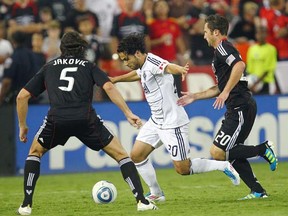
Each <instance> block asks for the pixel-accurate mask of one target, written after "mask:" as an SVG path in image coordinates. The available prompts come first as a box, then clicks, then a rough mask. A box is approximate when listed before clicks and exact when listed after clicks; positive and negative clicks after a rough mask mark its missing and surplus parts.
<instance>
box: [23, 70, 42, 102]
mask: <svg viewBox="0 0 288 216" xmlns="http://www.w3.org/2000/svg"><path fill="white" fill-rule="evenodd" d="M44 71H45V68H44V67H42V68H41V69H40V71H39V72H38V73H36V74H35V76H34V77H33V78H32V79H31V80H30V81H29V82H28V83H27V84H26V85H25V86H24V89H26V90H27V91H29V92H30V94H31V95H32V96H33V97H38V96H39V95H40V94H41V93H42V92H44V91H45V89H46V87H45V80H44Z"/></svg>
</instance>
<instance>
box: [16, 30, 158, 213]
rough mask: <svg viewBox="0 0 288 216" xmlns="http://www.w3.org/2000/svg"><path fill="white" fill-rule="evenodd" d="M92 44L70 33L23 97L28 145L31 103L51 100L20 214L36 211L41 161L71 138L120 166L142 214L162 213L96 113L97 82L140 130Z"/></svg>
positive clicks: (29, 164) (20, 110)
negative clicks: (91, 53) (90, 57)
mask: <svg viewBox="0 0 288 216" xmlns="http://www.w3.org/2000/svg"><path fill="white" fill-rule="evenodd" d="M87 45H88V44H87V42H86V41H85V40H83V39H82V38H81V37H80V35H79V34H78V33H77V32H68V33H66V34H64V36H63V37H62V39H61V45H60V49H61V53H62V55H61V56H60V57H59V58H57V59H55V60H53V61H50V62H48V63H47V64H46V65H44V66H43V67H42V68H41V69H40V71H39V72H38V73H37V74H36V75H35V76H34V77H33V78H32V79H31V80H30V81H29V82H28V83H27V84H26V86H25V87H24V88H23V89H22V90H21V91H20V92H19V94H18V96H17V114H18V120H19V138H20V141H22V142H24V143H25V142H27V133H28V126H27V124H26V117H27V112H28V100H29V99H30V98H31V97H32V96H34V97H37V96H38V95H40V94H41V93H42V92H43V91H45V90H47V92H48V95H49V100H50V110H49V111H48V115H47V116H46V117H45V119H44V121H43V124H42V126H41V127H40V129H39V131H38V132H37V134H36V135H35V137H34V140H33V142H32V145H31V147H30V151H29V155H28V157H27V159H26V162H25V168H24V194H25V196H24V200H23V203H22V204H21V206H20V207H19V209H18V213H19V214H20V215H30V214H31V212H32V198H33V193H34V190H35V185H36V181H37V179H38V177H39V174H40V159H41V157H42V156H43V155H44V154H45V153H46V152H47V151H49V150H50V149H52V148H54V147H56V146H57V145H65V143H66V141H67V140H68V138H69V137H71V136H75V137H77V138H78V139H79V140H81V141H82V142H83V143H84V144H85V145H86V146H87V147H89V148H91V149H92V150H95V151H99V150H100V149H102V150H103V151H104V152H106V153H107V154H108V155H109V156H110V157H112V158H113V159H114V160H116V161H117V162H118V163H119V166H120V169H121V172H122V176H123V178H124V180H125V181H126V182H127V183H128V185H129V186H130V188H131V190H132V192H133V194H134V196H135V197H136V201H137V210H138V211H145V210H154V209H157V207H156V206H155V205H154V204H153V203H150V202H149V201H147V200H146V199H145V197H144V195H143V188H142V185H141V181H140V178H139V175H138V173H137V170H136V168H135V165H134V163H133V162H132V161H131V159H130V158H129V156H128V154H127V152H126V151H125V149H124V148H123V146H122V145H121V144H120V142H119V140H118V139H117V138H116V137H115V136H114V135H113V134H111V132H110V131H109V130H108V129H107V128H106V127H105V125H104V124H103V120H102V119H100V117H99V116H97V114H96V112H95V110H94V109H93V107H92V95H93V86H94V84H96V85H98V86H100V87H102V88H103V89H104V91H105V92H106V93H107V95H108V96H109V98H110V99H111V101H112V102H113V103H115V104H116V105H117V106H118V107H119V108H120V109H121V110H122V112H123V113H124V114H125V116H126V118H127V120H128V121H129V123H130V124H131V125H133V126H135V127H137V128H139V127H140V126H141V124H142V123H141V120H140V118H139V117H138V116H136V115H134V114H133V113H132V112H131V110H130V109H129V107H128V106H127V104H126V103H125V101H124V99H123V98H122V96H121V95H120V93H119V92H118V91H117V89H116V88H115V87H114V85H113V84H112V83H111V82H110V80H109V78H108V77H107V75H106V74H105V73H104V72H103V71H101V70H100V69H99V68H98V67H97V66H96V65H94V64H93V63H90V62H88V61H87V60H85V58H84V55H85V50H86V48H87Z"/></svg>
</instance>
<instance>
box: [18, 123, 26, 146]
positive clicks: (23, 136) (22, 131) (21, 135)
mask: <svg viewBox="0 0 288 216" xmlns="http://www.w3.org/2000/svg"><path fill="white" fill-rule="evenodd" d="M27 134H28V127H27V126H21V127H19V139H20V141H21V142H23V143H26V142H27Z"/></svg>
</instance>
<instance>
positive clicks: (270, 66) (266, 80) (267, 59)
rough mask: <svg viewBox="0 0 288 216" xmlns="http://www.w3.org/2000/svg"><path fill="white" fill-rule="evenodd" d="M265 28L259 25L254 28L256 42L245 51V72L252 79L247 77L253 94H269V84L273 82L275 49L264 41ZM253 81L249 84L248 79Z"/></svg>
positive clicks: (275, 61)
mask: <svg viewBox="0 0 288 216" xmlns="http://www.w3.org/2000/svg"><path fill="white" fill-rule="evenodd" d="M266 36H267V29H266V27H263V26H259V27H258V28H257V30H256V40H257V44H254V45H252V46H250V47H249V49H248V52H247V72H248V74H250V76H251V78H252V79H248V86H249V87H250V90H251V91H252V92H253V93H255V94H269V92H270V91H269V85H270V84H274V83H275V79H274V76H275V69H276V64H277V50H276V47H275V46H273V45H272V44H269V43H267V42H266ZM253 77H255V78H256V79H254V81H253V82H252V83H251V84H250V85H249V80H253Z"/></svg>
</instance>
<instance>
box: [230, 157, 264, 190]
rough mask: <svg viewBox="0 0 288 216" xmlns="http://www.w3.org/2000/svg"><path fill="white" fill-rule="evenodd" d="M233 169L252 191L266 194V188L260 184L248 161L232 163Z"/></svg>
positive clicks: (241, 160)
mask: <svg viewBox="0 0 288 216" xmlns="http://www.w3.org/2000/svg"><path fill="white" fill-rule="evenodd" d="M232 165H233V167H234V168H235V170H236V171H237V172H238V173H239V175H240V177H241V179H242V180H243V181H244V183H245V184H246V185H247V186H248V187H249V188H250V189H251V191H254V192H257V193H263V192H265V190H264V188H263V187H262V186H261V185H260V183H259V182H258V180H257V178H256V176H254V173H253V171H252V168H251V166H250V163H249V162H248V160H247V159H238V160H235V161H234V162H232Z"/></svg>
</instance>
